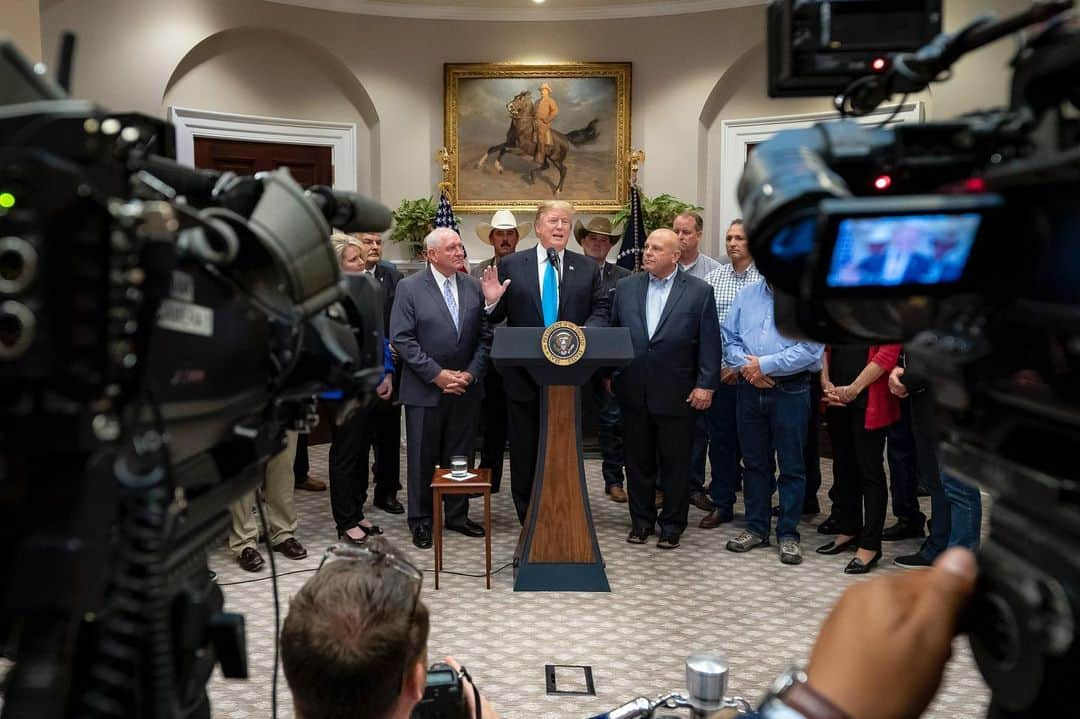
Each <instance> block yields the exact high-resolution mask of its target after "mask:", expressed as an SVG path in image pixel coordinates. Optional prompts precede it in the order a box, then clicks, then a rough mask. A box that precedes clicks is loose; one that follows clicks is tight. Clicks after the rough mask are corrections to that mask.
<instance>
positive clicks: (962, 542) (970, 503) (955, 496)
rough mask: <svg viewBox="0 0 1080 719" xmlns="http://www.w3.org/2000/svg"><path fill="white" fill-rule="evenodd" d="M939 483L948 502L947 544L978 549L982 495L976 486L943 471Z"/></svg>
mask: <svg viewBox="0 0 1080 719" xmlns="http://www.w3.org/2000/svg"><path fill="white" fill-rule="evenodd" d="M941 484H942V485H943V486H944V487H945V497H946V498H947V499H948V502H949V546H950V547H966V548H968V549H971V550H975V549H978V548H979V528H980V526H981V525H982V496H981V495H980V494H979V490H978V488H977V487H972V486H971V485H970V484H967V483H965V482H961V481H960V480H959V479H956V478H955V477H950V476H949V475H947V474H945V473H944V472H942V473H941Z"/></svg>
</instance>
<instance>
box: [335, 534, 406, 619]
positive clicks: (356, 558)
mask: <svg viewBox="0 0 1080 719" xmlns="http://www.w3.org/2000/svg"><path fill="white" fill-rule="evenodd" d="M333 561H349V562H366V563H367V564H371V565H373V566H384V567H390V568H391V569H393V570H394V571H396V572H399V573H401V574H403V575H405V577H407V578H408V579H410V580H411V581H412V582H414V583H415V584H416V591H415V592H413V598H412V609H411V611H410V612H409V620H410V621H411V620H412V618H413V616H415V615H416V606H417V604H418V603H419V601H420V588H421V587H422V586H423V584H424V573H423V572H421V571H420V570H419V569H417V567H416V565H415V564H413V563H412V562H410V561H409V560H408V559H406V558H405V557H403V556H401V555H398V554H396V553H394V552H388V551H383V550H381V549H378V548H376V547H369V546H367V545H363V546H356V545H353V544H344V543H342V544H335V545H334V546H332V547H328V548H327V549H326V551H325V552H323V556H322V560H321V561H320V562H319V568H318V569H316V570H315V571H316V573H317V572H318V571H319V570H321V569H322V568H323V565H325V564H326V563H327V562H333Z"/></svg>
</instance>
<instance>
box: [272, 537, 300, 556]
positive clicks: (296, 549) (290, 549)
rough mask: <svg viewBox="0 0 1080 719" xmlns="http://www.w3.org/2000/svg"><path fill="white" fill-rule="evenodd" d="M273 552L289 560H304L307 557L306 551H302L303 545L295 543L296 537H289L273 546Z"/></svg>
mask: <svg viewBox="0 0 1080 719" xmlns="http://www.w3.org/2000/svg"><path fill="white" fill-rule="evenodd" d="M274 551H275V552H280V553H281V554H284V555H285V556H286V557H288V558H289V559H304V558H305V557H307V550H306V549H304V545H303V544H300V542H299V541H297V539H296V537H289V538H288V539H286V540H285V541H284V542H278V543H277V544H275V545H274Z"/></svg>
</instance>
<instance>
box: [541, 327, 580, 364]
mask: <svg viewBox="0 0 1080 719" xmlns="http://www.w3.org/2000/svg"><path fill="white" fill-rule="evenodd" d="M540 350H541V351H542V352H543V353H544V357H547V360H548V362H551V363H552V364H554V365H558V366H560V367H566V366H568V365H572V364H574V363H576V362H577V361H578V360H580V359H581V358H582V357H584V356H585V332H584V330H582V329H581V328H580V327H578V326H577V325H575V324H574V323H573V322H555V323H554V324H552V325H549V326H548V328H547V329H546V330H544V334H543V335H542V336H541V337H540Z"/></svg>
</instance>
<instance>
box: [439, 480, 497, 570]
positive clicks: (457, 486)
mask: <svg viewBox="0 0 1080 719" xmlns="http://www.w3.org/2000/svg"><path fill="white" fill-rule="evenodd" d="M469 473H470V474H475V475H476V476H475V477H470V478H469V479H463V480H461V481H458V480H455V479H450V477H449V475H450V470H449V469H442V468H439V467H436V468H435V475H434V476H433V477H432V478H431V495H432V496H431V501H432V504H433V505H434V507H433V510H434V512H435V520H434V522H435V527H434V530H435V531H434V532H433V533H432V534H434V547H435V588H436V589H438V588H439V570H440V569H442V568H443V561H442V560H443V552H442V550H443V547H442V539H443V537H442V535H443V495H446V494H477V493H479V494H482V495H484V561H485V563H486V566H487V572H486V579H487V588H488V589H491V470H490V469H470V470H469Z"/></svg>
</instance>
